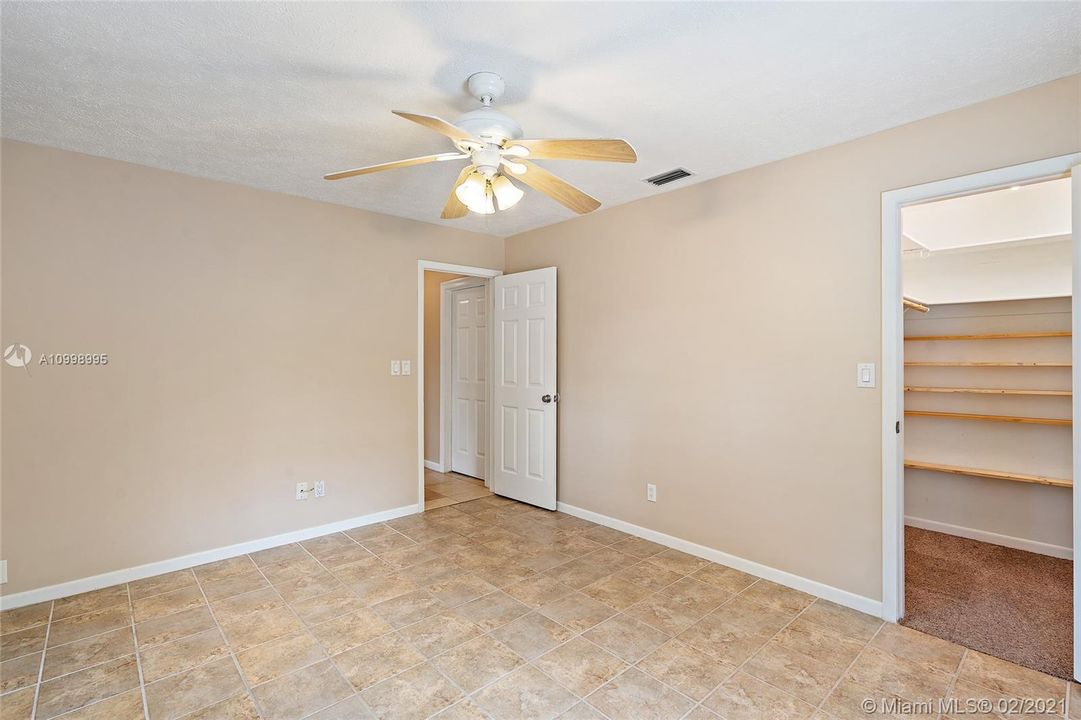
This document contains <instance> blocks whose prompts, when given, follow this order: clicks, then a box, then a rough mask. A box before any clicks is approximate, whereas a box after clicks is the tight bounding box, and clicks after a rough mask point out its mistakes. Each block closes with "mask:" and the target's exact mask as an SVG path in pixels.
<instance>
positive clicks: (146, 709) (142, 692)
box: [124, 583, 150, 718]
mask: <svg viewBox="0 0 1081 720" xmlns="http://www.w3.org/2000/svg"><path fill="white" fill-rule="evenodd" d="M124 592H125V593H126V594H127V596H128V612H129V613H131V642H132V648H133V649H134V651H135V670H136V672H137V673H138V677H139V696H140V697H141V698H142V701H143V717H145V718H149V717H150V705H149V703H147V701H146V681H145V679H144V678H143V658H142V653H140V652H139V637H138V636H137V635H136V634H135V600H133V599H132V597H131V585H130V584H129V583H124Z"/></svg>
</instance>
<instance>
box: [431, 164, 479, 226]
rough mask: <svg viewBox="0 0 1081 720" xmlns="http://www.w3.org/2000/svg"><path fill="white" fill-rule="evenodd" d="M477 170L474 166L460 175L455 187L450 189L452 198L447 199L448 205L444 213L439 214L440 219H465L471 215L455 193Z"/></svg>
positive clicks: (444, 207) (468, 167)
mask: <svg viewBox="0 0 1081 720" xmlns="http://www.w3.org/2000/svg"><path fill="white" fill-rule="evenodd" d="M473 170H475V168H474V167H473V166H472V165H469V166H467V167H465V168H464V169H463V170H462V172H461V173H459V175H458V179H457V180H455V181H454V185H453V186H452V187H451V189H450V197H448V198H447V204H446V205H444V206H443V212H441V213H440V214H439V217H441V218H443V219H444V220H455V219H457V218H460V217H465V216H466V215H467V214H468V213H469V208H467V207H466V206H465V205H464V204H462V201H461V200H459V199H458V194H457V193H456V192H454V191H455V190H457V189H458V186H459V185H461V184H462V183H464V182H465V179H466V178H467V177H469V174H470V173H472V172H473Z"/></svg>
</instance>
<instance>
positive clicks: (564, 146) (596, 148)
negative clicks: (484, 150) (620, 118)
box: [504, 138, 638, 163]
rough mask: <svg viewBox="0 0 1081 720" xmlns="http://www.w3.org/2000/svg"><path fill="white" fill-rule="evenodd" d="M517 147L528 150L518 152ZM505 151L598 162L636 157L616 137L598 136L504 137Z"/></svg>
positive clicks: (540, 158) (557, 158) (631, 148)
mask: <svg viewBox="0 0 1081 720" xmlns="http://www.w3.org/2000/svg"><path fill="white" fill-rule="evenodd" d="M519 148H524V149H525V150H526V151H528V152H527V153H526V154H525V155H522V154H521V150H519ZM504 152H505V153H506V154H507V155H512V156H516V157H527V158H529V159H530V160H594V161H598V162H620V163H632V162H636V161H637V160H638V155H637V154H636V153H635V152H634V148H633V147H631V145H630V143H628V142H627V141H626V140H620V139H618V138H611V139H602V140H508V141H507V142H506V144H505V146H504Z"/></svg>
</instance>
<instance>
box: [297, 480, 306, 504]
mask: <svg viewBox="0 0 1081 720" xmlns="http://www.w3.org/2000/svg"><path fill="white" fill-rule="evenodd" d="M307 499H308V483H306V482H303V483H297V500H307Z"/></svg>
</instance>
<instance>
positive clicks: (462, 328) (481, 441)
mask: <svg viewBox="0 0 1081 720" xmlns="http://www.w3.org/2000/svg"><path fill="white" fill-rule="evenodd" d="M450 299H451V302H452V303H453V308H452V309H451V324H452V328H451V332H452V335H451V413H452V414H451V431H450V442H451V460H450V469H451V470H453V471H454V472H458V473H462V474H463V475H471V476H472V477H475V478H480V479H481V480H484V479H485V466H486V465H487V461H488V458H487V452H488V448H487V444H488V405H487V383H488V293H487V288H486V287H484V286H483V285H481V286H478V287H471V288H465V289H462V290H455V291H453V292H451V294H450Z"/></svg>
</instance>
